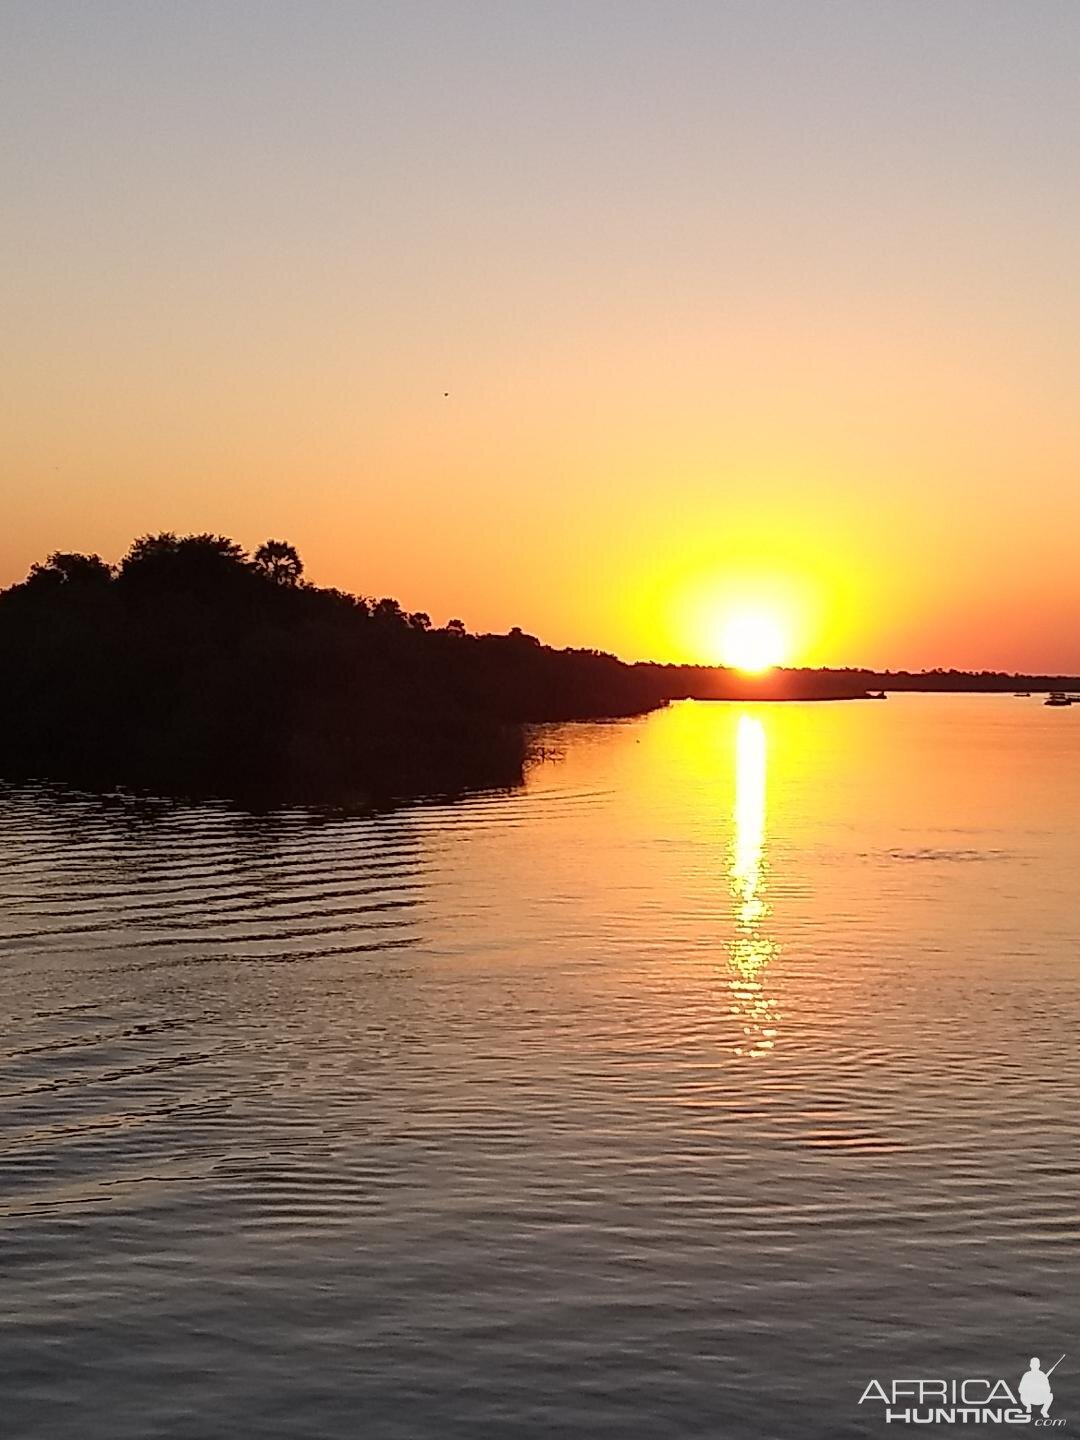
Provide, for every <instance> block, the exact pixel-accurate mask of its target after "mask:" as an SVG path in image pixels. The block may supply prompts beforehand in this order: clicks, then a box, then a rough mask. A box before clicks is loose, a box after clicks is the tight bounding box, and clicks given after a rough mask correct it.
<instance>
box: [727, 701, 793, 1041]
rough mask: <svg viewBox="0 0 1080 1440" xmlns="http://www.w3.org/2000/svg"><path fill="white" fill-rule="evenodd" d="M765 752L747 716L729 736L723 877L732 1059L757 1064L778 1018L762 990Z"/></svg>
mask: <svg viewBox="0 0 1080 1440" xmlns="http://www.w3.org/2000/svg"><path fill="white" fill-rule="evenodd" d="M767 770H768V749H767V742H766V737H765V727H764V726H763V725H762V723H761V721H760V720H756V719H754V718H753V717H752V716H750V715H743V716H741V717H740V719H739V724H738V729H737V731H736V736H735V811H734V822H735V833H734V837H733V839H732V845H731V866H730V869H729V871H728V876H729V881H730V885H731V895H732V901H733V919H734V923H735V934H734V936H733V938H732V940H731V945H730V955H729V962H728V963H729V970H730V972H731V973H730V977H729V980H728V988H729V990H730V992H731V997H732V998H731V1013H732V1015H733V1016H734V1017H736V1018H737V1020H738V1021H739V1022H740V1023H741V1027H742V1039H741V1041H740V1043H739V1044H737V1045H736V1047H735V1053H736V1054H738V1055H748V1056H750V1057H751V1058H754V1059H757V1058H759V1057H760V1056H762V1055H765V1054H767V1053H768V1051H770V1050H771V1049H772V1048H773V1045H774V1043H775V1040H776V1035H777V1025H778V1022H779V1020H780V1015H779V1013H778V1012H777V1009H776V1000H775V998H774V997H773V996H772V995H770V994H769V993H768V991H767V989H766V981H767V972H768V966H769V962H770V961H771V960H772V959H773V957H774V956H775V955H776V954H777V953H778V951H779V946H778V945H777V944H776V942H775V941H774V940H772V939H770V938H769V936H768V935H766V934H764V933H763V928H764V925H765V922H766V920H767V919H768V915H769V906H768V902H767V900H766V898H765V892H766V874H767V862H766V859H765V799H766V781H767Z"/></svg>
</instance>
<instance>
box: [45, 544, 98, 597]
mask: <svg viewBox="0 0 1080 1440" xmlns="http://www.w3.org/2000/svg"><path fill="white" fill-rule="evenodd" d="M112 578H113V567H112V566H111V565H106V563H105V561H104V560H102V558H101V556H100V555H80V554H78V553H74V554H73V553H69V552H68V551H65V550H54V551H53V553H52V554H51V555H50V556H49V557H48V559H47V560H46V561H45V563H44V565H31V567H30V574H29V575H28V576H27V577H26V589H27V591H28V592H29V593H31V594H40V595H44V594H56V593H58V592H60V591H61V590H64V591H67V592H68V593H72V592H75V591H78V592H79V593H80V594H85V593H87V592H90V591H94V590H97V591H104V590H105V589H106V587H107V586H108V585H109V584H110V583H111V581H112Z"/></svg>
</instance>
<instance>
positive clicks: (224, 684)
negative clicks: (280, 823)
mask: <svg viewBox="0 0 1080 1440" xmlns="http://www.w3.org/2000/svg"><path fill="white" fill-rule="evenodd" d="M303 575H304V567H303V562H302V560H301V558H300V556H299V554H298V552H297V551H296V549H295V547H294V546H292V545H290V544H289V543H288V542H287V541H285V540H267V541H266V542H265V543H264V544H262V545H260V546H259V548H258V549H257V550H256V551H255V552H254V554H253V555H250V556H249V555H248V553H247V552H246V551H245V550H244V549H243V547H242V546H240V545H238V544H237V543H236V542H235V541H234V540H231V539H229V538H228V537H227V536H224V535H214V534H210V533H206V534H199V535H184V536H178V535H175V534H173V533H172V532H171V531H163V532H162V533H160V534H157V535H143V536H141V537H140V538H138V539H137V540H135V541H134V542H133V544H132V545H131V547H130V549H129V550H128V552H127V554H126V555H125V556H124V557H123V559H122V560H121V561H120V563H119V565H116V566H113V565H110V564H108V563H107V562H106V561H104V560H103V559H102V558H101V556H99V555H82V554H77V553H69V552H64V551H56V552H55V553H53V554H52V555H50V556H49V557H48V558H47V559H46V560H45V561H43V562H42V563H40V564H36V565H34V566H32V567H31V570H30V573H29V575H28V576H27V578H26V579H25V580H24V581H23V582H22V583H21V584H17V585H13V586H11V587H10V588H9V589H7V590H4V591H0V674H2V676H3V679H4V703H3V705H2V706H0V757H2V758H0V772H2V773H3V774H4V775H6V776H7V777H8V778H20V777H28V776H37V777H42V778H48V779H57V780H67V781H73V782H75V783H78V784H84V785H90V786H94V787H96V788H108V787H111V786H116V785H125V786H129V787H132V788H135V789H142V790H157V791H160V792H165V793H203V794H205V793H212V794H219V795H230V796H235V797H238V798H241V799H244V800H247V801H249V802H251V801H254V802H256V803H259V804H267V803H275V802H276V801H279V800H289V799H298V800H310V801H329V802H336V803H349V804H357V803H361V804H363V803H381V802H384V801H387V800H391V799H394V798H401V797H406V796H415V795H422V794H432V793H439V794H453V793H457V792H459V791H462V790H467V789H474V788H479V787H492V786H496V787H506V786H511V785H515V784H517V783H519V782H520V781H521V779H522V774H523V767H524V765H525V763H526V759H527V756H528V747H529V740H528V732H527V728H526V727H527V725H528V723H529V722H536V721H550V720H583V719H599V718H612V717H621V716H629V715H636V714H641V713H643V712H645V711H647V710H651V709H654V708H656V707H658V706H661V705H664V704H666V703H667V702H668V701H669V700H674V699H681V698H688V697H689V698H694V699H699V700H835V699H857V698H865V697H867V696H868V695H869V694H870V693H871V690H900V689H906V690H1013V689H1017V688H1021V687H1022V688H1024V689H1025V690H1030V691H1037V690H1049V689H1076V688H1080V681H1077V680H1076V679H1075V678H1074V677H1065V676H1034V677H1033V676H1017V675H1007V674H1004V673H1001V672H994V673H989V672H984V673H982V674H979V675H972V674H970V673H966V672H960V671H931V672H924V673H922V674H912V673H909V672H902V673H899V674H893V673H889V672H876V671H870V670H783V669H781V670H774V671H771V672H769V673H767V674H765V675H762V676H747V675H742V674H740V673H738V672H736V671H731V670H725V669H722V668H718V667H713V666H687V665H659V664H651V663H638V664H633V665H630V664H624V663H623V662H622V661H620V660H618V659H616V658H615V657H614V656H613V655H608V654H605V653H603V652H601V651H597V650H584V649H565V650H556V649H552V648H551V647H550V646H547V645H542V644H541V643H540V641H539V640H538V639H537V638H536V637H535V636H533V635H529V634H526V633H525V632H524V631H522V630H521V629H519V628H518V627H515V628H514V629H512V630H511V631H510V632H509V633H508V634H505V635H477V634H471V633H470V632H469V631H468V630H467V629H466V627H465V625H464V624H463V623H462V622H461V620H458V619H454V620H450V621H449V622H448V623H447V624H446V625H445V626H443V627H442V628H437V627H435V626H433V625H432V623H431V620H430V617H429V616H427V615H426V614H424V613H422V612H417V613H412V614H410V613H408V612H406V611H405V610H403V609H402V607H401V606H400V605H399V604H398V602H397V601H396V600H393V599H390V598H389V597H384V598H382V599H374V598H372V597H367V596H358V595H350V594H347V593H345V592H343V591H341V590H334V589H327V588H324V587H320V586H316V585H312V584H311V583H309V582H308V581H306V580H305V579H304V578H303Z"/></svg>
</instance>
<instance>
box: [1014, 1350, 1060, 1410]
mask: <svg viewBox="0 0 1080 1440" xmlns="http://www.w3.org/2000/svg"><path fill="white" fill-rule="evenodd" d="M1064 1359H1065V1356H1064V1355H1062V1356H1061V1359H1060V1360H1055V1361H1054V1363H1053V1365H1051V1366H1050V1369H1049V1370H1045V1371H1044V1370H1043V1369H1042V1368H1041V1367H1040V1365H1039V1357H1038V1356H1037V1355H1033V1356H1032V1357H1031V1365H1030V1366H1029V1368H1028V1369H1027V1370H1026V1371H1025V1372H1024V1374H1023V1376H1022V1377H1021V1380H1020V1403H1021V1404H1022V1405H1026V1406H1027V1408H1028V1413H1029V1414H1030V1413H1031V1411H1032V1410H1033V1409H1034V1408H1035V1407H1036V1406H1038V1408H1039V1409H1040V1410H1041V1411H1042V1414H1043V1418H1044V1419H1045V1418H1046V1417H1047V1416H1048V1415H1049V1414H1050V1406H1051V1405H1052V1404H1053V1403H1054V1392H1053V1391H1052V1390H1051V1389H1050V1376H1051V1375H1052V1374H1053V1373H1054V1371H1055V1370H1056V1369H1057V1367H1058V1366H1059V1365H1060V1364H1061V1361H1062V1360H1064Z"/></svg>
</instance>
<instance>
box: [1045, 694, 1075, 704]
mask: <svg viewBox="0 0 1080 1440" xmlns="http://www.w3.org/2000/svg"><path fill="white" fill-rule="evenodd" d="M1072 703H1073V700H1072V696H1071V695H1062V693H1061V691H1060V690H1053V691H1051V693H1050V694H1049V695H1048V696H1047V697H1046V699H1045V700H1044V701H1043V704H1044V705H1055V706H1057V705H1071V704H1072Z"/></svg>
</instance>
